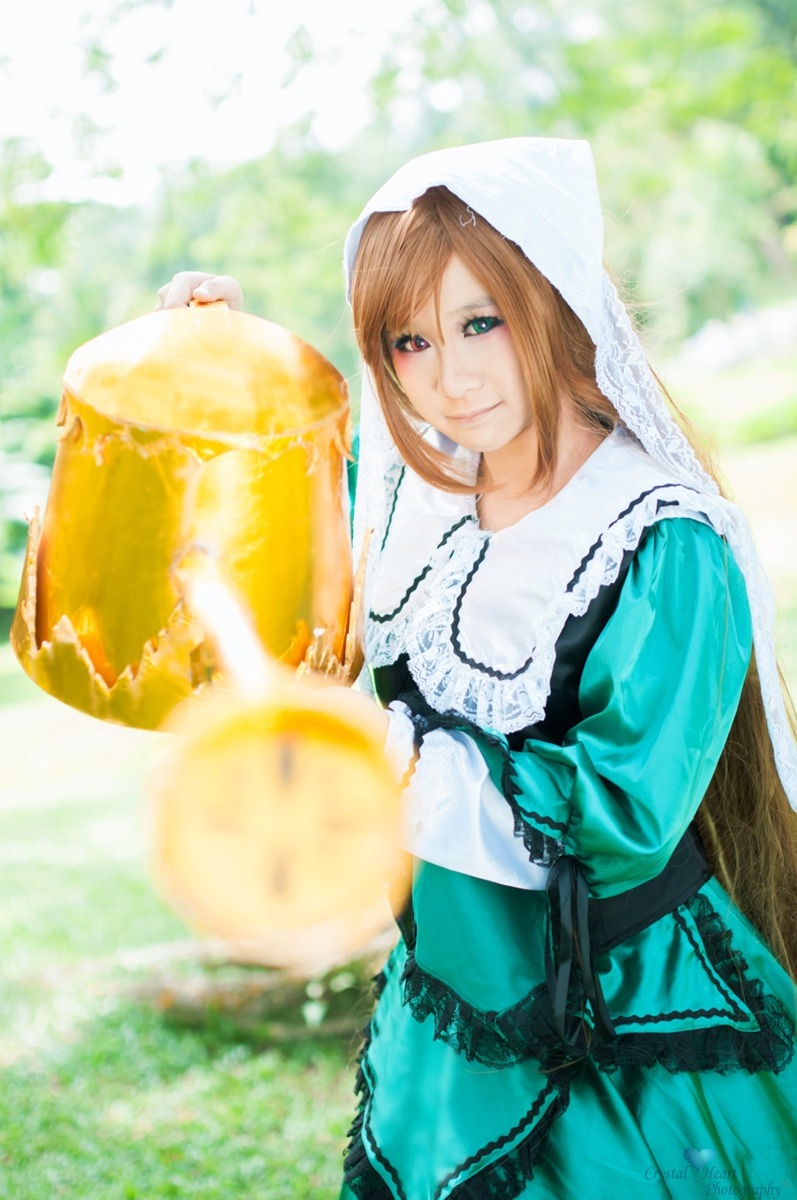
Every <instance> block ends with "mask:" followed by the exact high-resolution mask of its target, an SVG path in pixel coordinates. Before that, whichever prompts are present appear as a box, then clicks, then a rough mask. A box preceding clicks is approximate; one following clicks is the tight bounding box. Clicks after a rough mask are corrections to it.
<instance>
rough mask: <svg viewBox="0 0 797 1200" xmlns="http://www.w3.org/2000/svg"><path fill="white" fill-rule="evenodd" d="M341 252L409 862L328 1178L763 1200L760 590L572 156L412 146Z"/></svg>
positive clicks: (770, 801)
mask: <svg viewBox="0 0 797 1200" xmlns="http://www.w3.org/2000/svg"><path fill="white" fill-rule="evenodd" d="M346 269H347V275H348V280H349V288H350V298H351V302H352V307H353V312H354V324H355V329H356V333H357V338H358V341H359V345H360V349H361V352H362V355H363V359H364V361H365V365H366V374H365V380H364V392H363V401H362V417H361V448H360V470H359V481H358V491H357V499H356V507H355V554H356V553H357V552H358V550H359V547H361V546H362V545H363V544H364V541H365V534H366V533H367V532H368V531H370V530H373V533H372V535H371V537H370V542H368V543H367V544H368V547H369V548H368V567H367V574H366V584H365V612H366V618H365V629H364V641H365V651H366V662H367V671H366V672H365V674H364V676H363V684H364V685H365V681H367V686H368V687H370V689H371V690H372V691H373V692H374V694H375V696H376V698H377V699H378V701H379V702H380V703H381V704H382V705H383V706H385V709H386V712H385V723H386V737H387V749H388V752H389V754H390V756H391V758H392V759H393V760H394V761H395V762H396V764H397V769H398V770H400V771H401V772H403V773H405V774H406V779H407V783H406V848H407V850H409V851H410V853H411V854H412V855H413V859H414V864H415V866H414V881H413V889H412V898H411V903H410V904H409V905H408V906H407V907H406V908H405V909H404V911H403V912H401V913H400V914H399V915H398V921H399V927H400V930H401V937H400V939H399V941H398V944H397V946H396V948H395V950H394V951H393V953H392V954H391V955H390V958H389V960H388V962H387V964H386V966H385V968H384V970H383V972H382V973H381V975H380V976H379V979H378V981H377V993H378V1001H377V1005H376V1009H375V1013H374V1016H373V1020H372V1022H371V1025H370V1028H369V1033H368V1038H367V1042H366V1046H365V1048H364V1051H363V1055H362V1059H361V1063H360V1071H359V1076H358V1090H359V1094H360V1108H359V1111H358V1115H357V1119H356V1121H355V1124H354V1127H353V1129H352V1132H351V1140H350V1145H349V1148H348V1151H347V1154H346V1159H345V1183H344V1187H343V1192H342V1196H343V1197H358V1198H359V1200H383V1198H384V1200H387V1198H390V1197H392V1198H394V1200H433V1198H434V1200H446V1198H447V1197H452V1198H453V1200H513V1198H515V1197H528V1198H532V1200H543V1198H544V1200H562V1198H566V1197H574V1198H575V1197H579V1198H582V1197H583V1198H589V1200H608V1198H609V1197H612V1198H614V1197H617V1196H622V1197H645V1198H650V1200H653V1197H665V1196H673V1197H677V1198H681V1197H683V1198H684V1200H688V1198H691V1197H698V1196H700V1197H702V1196H704V1195H706V1194H710V1193H707V1188H709V1187H710V1186H711V1184H712V1180H722V1181H723V1184H724V1185H727V1186H730V1187H733V1188H735V1189H737V1190H736V1191H735V1192H733V1193H728V1194H739V1195H753V1194H758V1193H756V1192H755V1191H754V1189H756V1188H758V1189H762V1191H761V1193H760V1194H770V1193H767V1192H765V1191H764V1190H763V1189H766V1188H767V1187H768V1186H774V1187H778V1186H780V1187H784V1186H786V1184H787V1183H788V1181H793V1180H794V1179H795V1178H797V1062H796V1061H795V1058H794V1050H795V1040H794V1027H795V1001H794V985H793V982H792V980H793V979H794V978H795V973H797V815H795V813H794V812H793V811H792V807H790V804H791V805H792V806H794V805H795V804H797V757H796V756H795V747H794V739H793V734H792V732H791V729H792V726H791V723H790V719H789V717H788V714H787V710H786V707H785V703H784V698H783V694H782V691H781V687H780V682H779V678H778V672H777V666H776V663H775V657H774V646H773V635H772V615H771V605H770V601H769V594H768V590H767V585H766V582H765V580H764V579H763V578H762V575H761V572H760V567H759V565H758V559H757V556H756V553H755V549H754V547H753V545H752V541H751V537H750V534H749V531H748V528H747V525H746V523H745V520H744V518H743V516H742V515H741V514H740V513H739V512H738V510H737V509H736V508H735V507H734V506H733V505H732V504H730V503H729V502H728V501H726V500H725V499H724V498H723V497H722V495H721V493H720V490H719V488H718V486H717V484H716V483H715V481H714V479H713V477H712V475H711V473H710V471H709V470H708V468H707V466H706V465H704V464H703V463H702V462H701V460H700V459H699V458H698V457H697V456H696V454H695V452H694V450H693V448H692V447H691V445H690V443H689V441H688V440H687V438H686V437H685V435H684V434H683V432H682V431H681V428H680V426H679V425H678V424H677V423H676V421H675V420H674V419H673V416H672V415H671V409H670V407H669V405H668V402H667V399H666V398H665V396H664V394H663V393H662V391H661V389H660V387H659V385H658V382H657V380H656V379H655V377H654V375H653V374H652V372H651V370H650V368H649V367H648V365H647V363H646V361H645V358H644V355H643V352H642V350H641V347H640V344H639V342H638V339H637V337H636V334H635V333H634V332H633V330H632V327H631V324H630V322H629V319H628V316H627V314H626V312H625V309H624V307H623V305H622V304H621V303H620V301H619V300H618V298H617V293H616V291H615V289H614V287H613V285H612V284H611V282H610V280H609V279H608V277H607V276H606V274H605V272H604V270H603V267H602V221H601V212H600V204H599V199H598V193H597V186H596V181H595V173H594V167H593V163H592V158H591V154H590V151H589V148H588V146H587V145H586V144H585V143H583V142H569V141H557V140H549V139H526V138H519V139H512V140H508V141H503V142H492V143H484V144H480V145H474V146H466V147H462V148H459V149H452V150H443V151H440V152H437V153H434V154H430V155H426V156H424V157H422V158H420V159H417V160H415V161H414V162H411V163H409V164H408V165H407V166H406V167H404V168H403V169H402V170H400V171H399V172H398V173H397V174H396V175H395V176H394V177H393V178H392V179H391V180H390V181H389V182H388V183H387V184H386V185H385V186H384V187H383V188H382V189H381V190H380V191H379V192H377V194H376V195H375V197H374V198H373V199H372V201H371V202H370V204H369V205H367V207H366V208H365V210H364V211H363V214H362V216H361V217H360V219H359V220H358V222H357V223H356V224H355V226H354V228H353V229H352V231H351V233H350V235H349V238H348V241H347V244H346ZM203 278H204V277H202V276H184V277H180V280H182V283H180V281H179V280H178V281H176V282H175V284H173V285H172V286H171V288H169V287H167V288H166V289H162V301H163V302H164V303H166V304H174V303H181V302H185V301H186V300H187V295H185V294H184V293H185V291H186V288H188V290H189V291H190V290H193V288H194V287H195V285H196V283H197V282H200V281H201V280H202V279H203ZM186 280H188V284H186V282H185V281H186ZM230 288H231V284H230V281H228V280H223V279H220V280H214V279H207V280H206V282H205V284H204V287H203V288H202V289H200V292H199V295H200V297H201V298H213V296H214V295H218V294H222V295H230ZM181 289H182V292H181ZM773 1194H774V1193H773Z"/></svg>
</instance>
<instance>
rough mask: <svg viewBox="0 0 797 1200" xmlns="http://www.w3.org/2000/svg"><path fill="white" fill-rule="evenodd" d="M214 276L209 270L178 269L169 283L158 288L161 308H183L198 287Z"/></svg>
mask: <svg viewBox="0 0 797 1200" xmlns="http://www.w3.org/2000/svg"><path fill="white" fill-rule="evenodd" d="M212 278H213V276H212V275H210V274H209V273H208V272H207V271H178V273H177V274H176V275H174V276H173V277H172V278H171V279H170V280H169V282H168V283H167V284H164V286H163V287H162V288H159V289H158V296H159V307H160V308H183V307H185V305H186V304H188V303H189V302H190V300H191V298H192V296H193V294H194V291H195V289H196V288H198V287H199V286H200V284H202V283H204V281H205V280H206V279H212Z"/></svg>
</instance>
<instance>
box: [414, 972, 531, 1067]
mask: <svg viewBox="0 0 797 1200" xmlns="http://www.w3.org/2000/svg"><path fill="white" fill-rule="evenodd" d="M401 987H402V999H403V1002H404V1004H406V1005H407V1007H408V1008H409V1010H410V1012H411V1014H412V1016H413V1017H414V1018H415V1020H416V1021H418V1022H420V1023H423V1022H424V1021H426V1020H428V1018H429V1017H431V1018H432V1019H433V1020H434V1036H435V1040H436V1041H441V1042H446V1043H447V1044H448V1045H450V1046H452V1047H453V1048H454V1049H455V1050H456V1051H457V1052H458V1053H460V1054H464V1055H465V1058H466V1059H467V1060H468V1062H474V1061H475V1062H480V1063H484V1064H485V1065H487V1066H492V1067H506V1066H509V1065H511V1064H512V1063H517V1062H523V1061H525V1060H526V1059H528V1058H536V1059H541V1058H542V1057H543V1056H544V1054H545V1053H546V1050H547V1048H548V1047H549V1046H550V1043H551V1039H552V1036H553V1026H552V1025H551V1026H550V1027H548V1026H546V1024H545V1021H546V1015H547V1014H546V1012H545V1004H544V1002H543V993H545V992H546V987H545V984H540V985H539V986H538V987H537V988H535V989H534V991H533V992H530V993H529V995H528V996H526V997H524V999H523V1000H521V1001H519V1002H518V1003H517V1004H514V1005H512V1007H511V1008H506V1009H503V1010H502V1011H500V1012H487V1011H484V1010H482V1009H478V1008H474V1007H473V1005H472V1004H469V1003H468V1001H467V1000H464V999H463V998H462V997H461V996H460V995H458V994H457V993H456V992H455V991H454V990H453V989H452V988H450V987H449V986H448V985H447V984H445V983H443V981H442V980H441V979H438V978H437V976H435V975H431V974H429V972H427V971H425V970H424V969H423V968H422V967H419V966H418V964H417V963H416V961H415V958H414V956H413V955H412V954H410V955H409V956H408V958H407V962H406V965H405V967H404V971H403V973H402V976H401Z"/></svg>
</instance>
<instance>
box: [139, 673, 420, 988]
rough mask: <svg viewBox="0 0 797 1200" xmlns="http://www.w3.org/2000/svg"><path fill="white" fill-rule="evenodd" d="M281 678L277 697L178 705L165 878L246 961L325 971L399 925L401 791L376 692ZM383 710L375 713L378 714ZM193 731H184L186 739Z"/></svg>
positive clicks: (156, 803)
mask: <svg viewBox="0 0 797 1200" xmlns="http://www.w3.org/2000/svg"><path fill="white" fill-rule="evenodd" d="M328 694H329V693H325V689H323V688H321V689H319V690H313V689H310V688H307V687H302V686H299V685H296V684H290V683H288V682H287V681H285V680H283V681H282V682H279V681H277V682H276V683H275V681H274V680H272V684H271V688H270V694H269V697H268V699H266V700H263V701H262V702H260V703H245V702H244V701H242V700H236V699H235V698H233V697H231V696H229V695H228V696H226V697H222V696H219V695H216V696H211V697H205V698H204V699H203V700H201V701H199V702H197V703H194V704H191V705H190V706H188V708H187V709H186V707H185V706H183V707H182V708H181V709H178V710H177V711H176V712H175V714H173V716H172V718H171V719H170V721H169V723H168V728H169V730H170V731H172V732H173V733H175V734H176V735H177V736H174V737H172V738H170V739H169V750H168V754H167V755H166V756H165V758H164V760H163V761H162V763H161V766H160V769H159V772H158V775H157V778H156V780H155V784H154V787H153V794H152V832H153V836H152V853H153V864H154V875H155V879H156V881H157V883H158V885H159V888H160V890H161V891H162V893H163V894H164V895H165V897H166V899H168V901H169V902H170V904H171V906H172V907H173V908H174V909H175V910H176V911H177V912H178V913H179V914H180V915H181V916H182V917H183V918H184V919H185V920H186V921H187V922H188V924H190V925H191V926H193V927H194V928H195V929H197V930H199V931H200V932H202V933H204V934H206V935H207V934H209V935H212V936H213V937H216V938H220V939H222V940H223V941H224V942H225V943H226V945H227V946H228V947H229V950H230V953H232V954H233V955H234V956H235V957H238V958H243V959H246V960H248V961H257V962H261V963H267V964H269V965H272V966H279V967H284V968H288V969H290V970H292V971H293V972H295V973H298V974H305V975H308V976H310V975H313V974H317V973H319V972H321V971H323V970H325V969H327V968H328V967H329V966H331V965H332V964H333V963H334V962H336V961H338V960H340V959H341V958H344V957H345V956H346V955H348V954H351V953H352V952H353V951H354V950H356V949H357V948H359V947H360V946H362V945H363V944H365V943H366V942H367V941H368V939H369V938H371V937H372V936H373V935H374V934H375V933H377V932H379V931H380V930H381V929H384V928H385V926H386V925H387V924H388V923H389V921H390V910H389V908H388V904H387V893H386V879H387V878H388V877H389V876H391V875H392V876H393V878H394V895H400V896H402V897H403V896H404V895H406V892H407V889H408V883H409V876H408V874H407V873H406V871H405V870H404V869H403V866H399V867H397V851H396V846H397V845H398V839H399V823H400V791H399V786H398V784H397V782H396V779H395V778H394V776H393V773H392V771H391V770H390V769H389V767H388V766H387V764H386V762H385V758H384V754H383V752H382V741H383V738H384V731H383V729H382V726H381V724H380V723H379V722H378V721H376V720H374V722H373V725H371V722H370V721H369V719H368V713H367V710H365V709H364V708H363V697H362V696H358V697H352V698H351V699H352V703H353V704H354V703H355V702H356V701H359V704H358V705H357V707H356V709H355V710H354V711H353V712H352V713H351V714H349V713H347V711H346V703H345V701H346V699H347V698H348V695H349V694H348V693H344V694H343V697H341V695H340V689H335V697H334V707H333V703H330V702H329V701H328V700H327V695H328ZM373 712H374V714H376V710H375V709H374V710H373ZM186 731H187V734H186V735H185V736H179V735H180V734H185V733H186Z"/></svg>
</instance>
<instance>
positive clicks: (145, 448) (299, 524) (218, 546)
mask: <svg viewBox="0 0 797 1200" xmlns="http://www.w3.org/2000/svg"><path fill="white" fill-rule="evenodd" d="M58 424H59V426H60V430H61V434H60V439H59V445H58V451H57V454H56V460H55V466H54V470H53V480H52V486H51V490H50V496H49V499H48V502H47V508H46V511H45V513H44V517H43V520H42V524H41V534H40V536H39V529H38V522H37V521H36V520H35V519H34V520H33V521H32V522H31V528H30V534H29V542H28V552H27V559H26V565H25V571H24V575H23V580H22V586H21V589H20V598H19V603H18V606H17V613H16V616H15V621H14V625H13V628H12V643H13V645H14V649H15V651H16V653H17V656H18V657H19V659H20V662H21V663H22V665H23V667H24V668H25V670H26V671H27V673H28V674H29V675H30V677H31V678H32V679H33V680H35V682H36V683H38V684H39V685H40V686H41V687H42V688H44V690H45V691H47V692H50V693H51V694H52V695H54V696H56V697H58V699H60V700H64V701H65V702H66V703H68V704H71V705H73V706H75V707H76V708H80V709H82V710H83V711H85V712H89V713H92V714H93V715H94V716H97V717H102V718H104V719H107V720H112V721H119V722H122V723H125V724H129V725H135V726H139V727H141V728H146V729H154V728H157V727H158V726H159V725H160V724H161V722H162V720H163V719H164V717H165V716H166V715H167V714H168V712H169V711H170V710H171V708H172V707H173V706H174V705H175V704H176V703H178V702H179V701H180V700H182V699H184V698H185V697H187V696H189V695H191V694H192V692H194V691H195V690H196V689H197V688H201V687H202V685H204V684H205V683H206V682H207V681H209V680H210V679H211V678H212V677H213V676H214V675H215V674H216V672H217V664H216V662H215V660H214V656H213V653H212V651H211V649H210V648H209V646H208V644H207V641H206V638H205V633H204V631H203V629H202V628H201V626H200V625H199V624H198V623H197V621H196V620H195V618H194V617H193V615H192V614H191V613H190V612H189V611H188V610H187V609H186V607H185V605H184V604H183V603H182V602H181V600H180V597H179V595H178V592H177V589H176V587H175V582H174V578H173V570H172V568H173V566H174V564H175V563H176V562H177V561H179V560H180V559H181V557H182V556H184V555H185V554H186V553H188V552H189V551H190V550H191V548H192V547H193V546H200V547H202V549H203V550H205V551H207V552H208V553H210V554H211V555H212V556H213V558H214V560H215V561H216V563H217V564H218V567H219V571H220V573H221V575H222V577H223V578H224V580H225V582H226V583H228V584H229V586H230V587H231V588H232V589H233V591H234V592H235V594H236V595H237V596H238V597H239V598H240V600H241V601H242V602H243V604H244V605H245V606H246V608H247V609H248V610H249V611H250V612H251V613H252V614H253V617H254V622H255V627H256V630H257V634H258V636H259V637H260V639H261V640H262V642H263V643H264V645H265V646H266V647H267V648H268V650H269V651H270V653H271V654H272V655H274V656H275V657H276V658H278V659H280V660H282V661H283V662H285V663H287V664H290V665H293V666H297V665H299V664H302V663H304V662H307V661H309V662H310V663H311V664H312V663H315V662H321V661H323V662H324V663H325V664H327V666H328V667H330V668H332V669H334V668H335V666H336V665H337V664H338V663H339V662H340V660H341V659H342V657H343V646H344V641H345V638H346V628H347V622H348V616H349V607H350V602H351V559H350V551H349V540H348V531H347V511H346V501H345V482H344V459H345V456H346V453H347V449H348V438H349V412H348V398H347V392H346V384H345V382H344V380H343V379H342V377H341V376H340V375H339V374H338V372H337V371H336V370H335V368H334V367H333V366H332V365H331V364H330V363H328V362H327V361H326V360H325V359H324V358H323V357H322V356H321V355H320V354H318V353H317V352H316V351H315V350H313V349H312V347H310V346H308V345H306V344H305V343H304V342H302V341H300V340H299V339H298V338H296V337H294V335H293V334H291V333H289V332H288V331H287V330H285V329H282V328H280V327H279V326H277V325H273V324H271V323H270V322H268V321H263V320H261V319H260V318H257V317H254V316H250V315H247V314H243V313H237V312H232V311H230V310H229V309H228V308H227V306H226V305H223V304H221V305H208V306H202V307H193V308H184V309H171V310H167V311H163V312H157V313H152V314H150V315H149V316H146V317H142V318H140V319H139V320H136V321H132V322H130V323H129V324H127V325H123V326H121V327H119V328H118V329H113V330H111V331H109V332H108V333H105V334H102V335H101V336H100V337H98V338H95V339H94V340H93V341H91V342H88V343H87V344H86V345H85V346H82V347H81V348H80V349H79V350H77V351H76V352H75V354H74V355H73V356H72V358H71V359H70V361H69V363H68V365H67V369H66V373H65V378H64V394H63V399H62V401H61V407H60V410H59V414H58Z"/></svg>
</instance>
